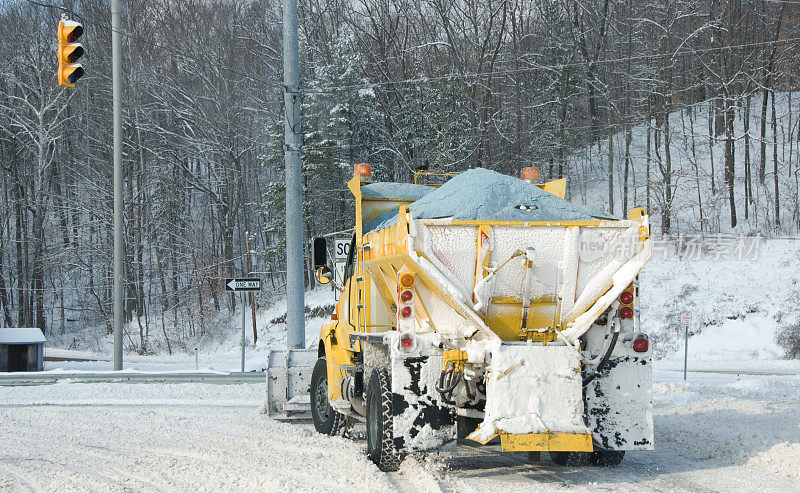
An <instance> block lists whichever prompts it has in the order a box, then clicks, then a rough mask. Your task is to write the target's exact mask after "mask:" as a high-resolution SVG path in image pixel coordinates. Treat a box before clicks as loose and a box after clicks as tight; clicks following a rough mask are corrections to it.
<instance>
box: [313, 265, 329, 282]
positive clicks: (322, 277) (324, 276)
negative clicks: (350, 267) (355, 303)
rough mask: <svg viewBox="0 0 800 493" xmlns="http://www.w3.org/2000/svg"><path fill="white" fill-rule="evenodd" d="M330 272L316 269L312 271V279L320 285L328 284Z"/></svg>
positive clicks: (326, 269)
mask: <svg viewBox="0 0 800 493" xmlns="http://www.w3.org/2000/svg"><path fill="white" fill-rule="evenodd" d="M331 276H332V274H331V270H330V269H329V268H327V267H324V266H323V267H318V268H317V270H315V271H314V277H315V278H316V279H317V282H318V283H320V284H328V283H329V282H331Z"/></svg>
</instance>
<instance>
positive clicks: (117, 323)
mask: <svg viewBox="0 0 800 493" xmlns="http://www.w3.org/2000/svg"><path fill="white" fill-rule="evenodd" d="M121 16H122V12H121V6H120V0H111V77H112V80H113V86H114V87H113V91H114V92H113V100H114V101H113V107H114V370H115V371H117V370H122V309H123V305H122V289H123V286H122V255H123V252H122V39H121V36H120V31H121V29H122V22H121Z"/></svg>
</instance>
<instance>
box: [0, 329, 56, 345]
mask: <svg viewBox="0 0 800 493" xmlns="http://www.w3.org/2000/svg"><path fill="white" fill-rule="evenodd" d="M45 341H46V339H45V337H44V335H43V334H42V331H41V329H39V328H37V327H11V328H5V329H0V344H37V343H42V342H45Z"/></svg>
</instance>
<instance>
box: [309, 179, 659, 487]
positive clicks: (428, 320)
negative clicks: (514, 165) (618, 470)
mask: <svg viewBox="0 0 800 493" xmlns="http://www.w3.org/2000/svg"><path fill="white" fill-rule="evenodd" d="M473 171H474V173H473ZM487 173H494V172H488V171H487V170H481V172H480V173H478V172H477V171H476V170H471V171H470V172H466V173H463V174H461V175H459V176H458V177H456V178H453V179H452V180H451V182H456V180H460V182H459V183H460V184H461V185H462V186H464V184H466V186H468V185H469V180H482V179H489V178H492V179H494V178H496V177H495V176H494V175H491V176H489V175H488V174H487ZM504 179H505V178H504ZM507 179H508V180H517V181H519V180H518V179H516V178H513V177H507ZM415 182H416V177H415ZM451 182H447V183H445V184H444V185H443V186H442V188H440V189H437V188H425V187H423V186H422V185H412V184H402V183H378V182H373V181H372V180H371V177H370V173H369V168H368V167H366V166H364V165H357V166H356V174H355V176H354V177H353V179H352V180H350V181H349V182H348V188H349V190H350V191H351V192H352V193H353V196H354V199H355V228H354V232H353V235H352V237H351V238H350V249H349V255H348V258H347V261H346V264H345V267H344V272H343V275H342V276H340V278H339V279H338V282H337V281H334V282H335V284H336V289H338V290H339V291H340V297H339V299H338V303H337V305H336V309H335V312H334V313H333V315H332V316H331V319H330V320H329V321H328V322H326V323H325V324H324V325H323V326H322V329H321V330H320V334H319V340H318V345H317V358H318V359H317V361H316V363H315V365H314V368H313V372H312V375H311V385H310V403H311V415H312V419H313V421H314V426H315V428H316V430H317V431H318V432H320V433H324V434H328V435H343V434H345V433H346V432H347V431H348V430H349V429H350V428H351V427H352V426H353V425H354V424H355V423H356V422H359V421H361V422H366V429H367V432H366V438H367V440H366V441H367V451H368V454H369V457H370V459H371V460H372V461H373V462H374V463H375V464H377V465H378V467H379V468H380V469H382V470H386V471H390V470H396V469H397V468H398V467H399V465H400V462H401V461H402V459H403V457H404V456H405V455H406V454H407V453H409V452H427V451H447V450H454V449H455V447H456V443H457V439H458V438H469V439H471V440H474V441H476V442H479V443H482V444H486V443H488V442H490V441H492V440H496V439H498V438H499V441H500V445H501V450H503V451H530V452H538V451H548V452H549V453H550V456H551V458H552V459H553V460H554V461H555V462H556V463H559V464H562V465H577V464H592V465H615V464H618V463H619V462H620V461H621V460H622V458H623V455H624V452H625V451H626V450H651V449H652V448H653V418H652V392H651V354H652V348H650V345H649V342H648V339H647V336H646V335H645V334H643V333H642V331H641V330H640V328H639V310H638V280H637V279H638V278H637V276H638V274H639V272H640V270H641V269H642V267H643V266H644V265H645V264H646V263H647V261H648V260H649V258H650V256H651V253H652V246H651V240H650V238H649V223H648V217H647V215H646V213H645V211H644V209H642V208H637V209H633V210H631V211H630V213H629V214H628V217H627V219H624V220H617V219H612V218H610V217H608V216H607V215H603V214H600V215H599V217H587V218H585V219H580V220H542V221H532V220H524V221H519V220H500V219H497V218H492V219H488V220H487V219H470V218H468V219H457V218H455V217H417V216H415V214H414V213H413V211H412V209H413V208H414V203H415V202H417V201H418V200H419V201H420V202H421V199H423V197H425V196H426V195H427V193H428V191H429V190H431V191H436V190H440V191H441V192H440V193H442V194H443V193H445V188H444V187H447V186H448V183H451ZM504 183H505V182H504ZM508 184H509V186H511V187H518V188H519V187H521V188H519V189H520V190H523V191H524V190H528V189H526V188H524V187H525V186H528V185H529V184H528V183H525V184H519V183H517V182H516V181H514V182H511V181H509V182H508ZM565 186H566V184H565V180H563V179H562V180H556V181H554V182H549V183H545V184H537V185H536V187H535V191H537V193H538V191H541V192H543V193H545V194H546V196H542V195H541V194H539V195H536V194H534V195H535V197H536V200H532V201H531V202H530V203H529V204H527V203H526V204H511V206H513V207H514V208H515V210H521V211H523V213H524V212H525V211H527V210H533V209H536V208H538V207H540V206H541V204H545V203H546V204H551V203H555V204H556V205H558V204H560V202H553V200H557V201H561V202H563V203H564V204H567V205H564V207H567V206H568V205H569V204H568V203H567V202H566V201H564V200H563V197H564V190H565ZM455 187H456V185H453V187H451V188H453V189H455ZM516 189H517V188H515V190H516ZM531 190H534V188H533V187H531ZM496 193H497V194H498V195H499V197H493V198H492V200H499V201H500V202H498V203H502V200H503V197H502V195H503V190H497V191H496ZM510 200H512V201H513V199H510ZM537 200H538V202H537ZM537 204H539V205H537ZM570 207H571V206H570ZM509 210H510V209H509ZM512 212H514V211H512ZM514 213H516V212H514ZM313 250H314V257H315V258H314V264H315V268H316V277H317V280H318V281H319V282H321V283H327V282H329V281H330V280H331V277H333V276H332V273H331V269H330V267H329V266H328V259H327V255H326V253H325V252H326V243H325V240H324V239H323V238H316V239H315V245H314V248H313Z"/></svg>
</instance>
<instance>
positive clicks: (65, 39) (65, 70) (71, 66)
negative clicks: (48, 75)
mask: <svg viewBox="0 0 800 493" xmlns="http://www.w3.org/2000/svg"><path fill="white" fill-rule="evenodd" d="M82 34H83V25H81V23H80V22H75V21H70V20H67V19H61V20H60V21H59V22H58V85H59V86H64V87H75V81H76V80H78V79H80V78H81V76H83V66H82V65H81V64H80V63H75V62H77V61H78V59H79V58H80V57H81V56H83V53H84V51H83V46H81V44H80V43H76V42H75V41H76V40H77V39H78V38H80V37H81V35H82Z"/></svg>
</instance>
